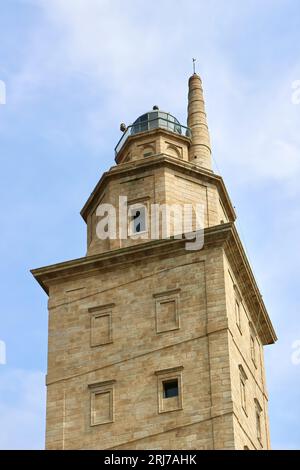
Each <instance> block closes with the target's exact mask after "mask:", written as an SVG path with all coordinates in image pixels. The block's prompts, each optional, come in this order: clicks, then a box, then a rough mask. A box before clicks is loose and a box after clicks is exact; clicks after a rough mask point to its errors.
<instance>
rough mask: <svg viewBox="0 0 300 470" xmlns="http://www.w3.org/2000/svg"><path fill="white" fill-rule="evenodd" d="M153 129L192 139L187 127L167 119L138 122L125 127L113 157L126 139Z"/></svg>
mask: <svg viewBox="0 0 300 470" xmlns="http://www.w3.org/2000/svg"><path fill="white" fill-rule="evenodd" d="M153 129H167V130H168V131H171V132H174V133H175V134H179V135H183V136H185V137H192V131H191V129H190V128H189V127H186V126H182V125H181V124H179V123H178V122H175V121H171V120H169V119H165V118H162V117H157V118H155V119H149V120H145V121H139V122H136V123H134V124H132V125H131V126H128V127H127V129H126V131H125V132H124V134H123V135H122V137H121V139H120V140H119V142H118V143H117V145H116V147H115V155H117V154H118V153H119V152H120V150H121V149H122V147H123V145H124V144H125V141H126V140H127V138H128V137H130V136H132V135H136V134H139V133H141V132H147V131H151V130H153Z"/></svg>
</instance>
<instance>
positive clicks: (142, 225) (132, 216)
mask: <svg viewBox="0 0 300 470" xmlns="http://www.w3.org/2000/svg"><path fill="white" fill-rule="evenodd" d="M146 231H147V209H146V207H145V206H144V205H142V204H133V205H132V206H131V207H129V232H130V234H131V235H135V234H139V233H143V232H146Z"/></svg>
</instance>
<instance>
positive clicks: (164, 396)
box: [155, 366, 183, 413]
mask: <svg viewBox="0 0 300 470" xmlns="http://www.w3.org/2000/svg"><path fill="white" fill-rule="evenodd" d="M182 370H183V367H182V366H179V367H175V368H172V369H165V370H160V371H157V372H155V374H156V376H157V393H158V412H159V413H166V412H169V411H176V410H181V409H182Z"/></svg>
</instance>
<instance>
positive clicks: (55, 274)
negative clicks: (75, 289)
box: [31, 223, 277, 344]
mask: <svg viewBox="0 0 300 470" xmlns="http://www.w3.org/2000/svg"><path fill="white" fill-rule="evenodd" d="M185 243H186V239H185V238H183V239H174V238H171V239H167V240H154V241H153V240H152V241H147V242H145V243H141V244H137V245H133V246H131V247H127V248H120V249H116V250H111V251H107V252H104V253H101V254H97V255H93V256H86V257H83V258H78V259H74V260H71V261H66V262H63V263H58V264H54V265H50V266H46V267H43V268H38V269H33V270H32V271H31V273H32V274H33V276H34V277H35V279H36V280H37V281H38V282H39V284H40V285H41V287H42V288H43V289H44V290H45V292H46V293H47V294H49V287H50V285H51V284H52V283H53V282H54V283H55V282H57V281H62V280H64V279H68V280H69V279H71V278H76V277H77V276H78V275H80V276H82V275H90V274H92V273H93V272H97V271H99V270H100V269H109V268H113V267H116V266H118V265H124V264H128V263H133V262H136V261H138V260H141V259H145V258H146V257H149V256H150V257H153V256H154V257H155V256H162V255H171V254H172V253H174V254H175V253H176V255H178V254H184V253H186V250H185ZM216 246H223V247H224V249H225V252H226V254H227V256H228V258H229V260H230V261H231V262H232V265H233V267H235V270H236V273H235V274H236V276H237V278H238V279H239V281H240V283H241V285H242V294H243V295H244V297H245V299H246V302H247V303H248V304H249V310H250V312H251V316H252V317H253V319H254V322H255V323H256V325H258V334H259V335H260V337H261V339H262V342H263V344H271V343H274V342H275V341H276V339H277V338H276V334H275V331H274V329H273V326H272V323H271V321H270V318H269V316H268V313H267V310H266V307H265V305H264V302H263V299H262V296H261V294H260V292H259V290H258V287H257V284H256V281H255V278H254V276H253V273H252V270H251V267H250V265H249V262H248V260H247V257H246V254H245V251H244V249H243V247H242V244H241V241H240V239H239V236H238V233H237V231H236V229H235V226H234V224H233V223H228V224H221V225H217V226H215V227H209V228H206V229H205V231H204V249H205V248H209V247H216Z"/></svg>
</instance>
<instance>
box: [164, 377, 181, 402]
mask: <svg viewBox="0 0 300 470" xmlns="http://www.w3.org/2000/svg"><path fill="white" fill-rule="evenodd" d="M178 395H179V391H178V379H176V380H168V381H167V382H163V396H164V398H172V397H178Z"/></svg>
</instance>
